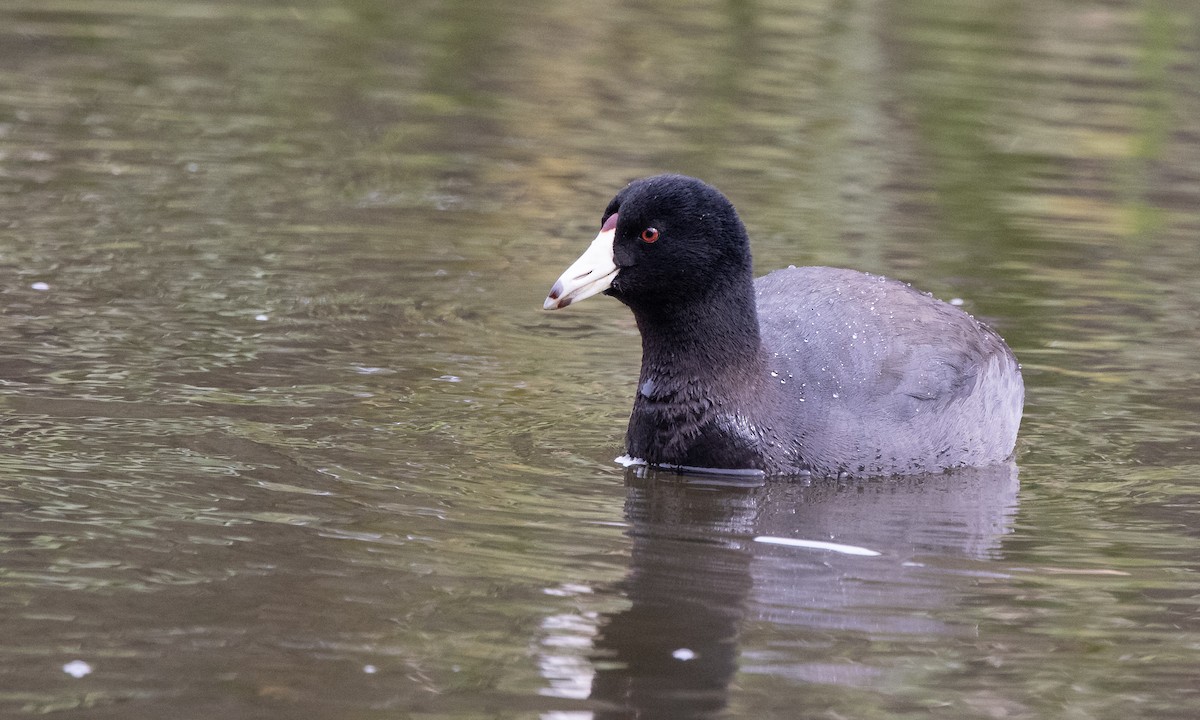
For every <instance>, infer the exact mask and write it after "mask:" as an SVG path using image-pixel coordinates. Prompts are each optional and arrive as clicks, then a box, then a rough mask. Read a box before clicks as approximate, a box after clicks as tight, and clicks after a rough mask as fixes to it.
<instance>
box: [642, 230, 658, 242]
mask: <svg viewBox="0 0 1200 720" xmlns="http://www.w3.org/2000/svg"><path fill="white" fill-rule="evenodd" d="M657 239H658V228H652V227H650V228H646V229H645V230H643V231H642V242H648V243H652V242H654V241H655V240H657Z"/></svg>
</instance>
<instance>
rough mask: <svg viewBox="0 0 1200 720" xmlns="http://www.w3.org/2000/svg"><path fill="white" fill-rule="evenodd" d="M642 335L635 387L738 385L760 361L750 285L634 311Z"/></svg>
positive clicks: (701, 388) (753, 372)
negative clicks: (640, 358) (648, 384)
mask: <svg viewBox="0 0 1200 720" xmlns="http://www.w3.org/2000/svg"><path fill="white" fill-rule="evenodd" d="M634 317H635V318H636V320H637V324H638V330H640V331H641V335H642V371H641V378H640V380H639V387H644V386H645V385H646V383H647V381H649V382H650V383H651V385H652V387H653V388H655V389H657V390H658V391H659V392H657V393H652V394H662V391H668V390H669V391H675V392H678V391H684V390H686V389H690V390H691V391H690V392H689V393H688V394H694V393H697V392H704V391H705V390H706V389H710V388H711V386H712V385H713V384H714V383H722V384H723V383H739V384H744V383H745V382H746V380H747V379H749V378H752V377H755V376H757V375H759V374H760V373H759V370H761V369H762V367H763V364H764V362H765V359H764V358H763V356H762V347H761V343H760V340H759V333H758V313H757V311H756V309H755V300H754V288H753V285H752V284H750V283H748V282H747V283H745V285H744V286H737V287H733V288H729V289H726V291H725V292H722V293H719V294H718V293H713V294H710V295H709V296H708V297H705V298H701V299H699V300H692V301H691V302H687V303H678V304H672V303H666V302H664V303H659V304H655V305H653V306H651V307H641V308H635V309H634Z"/></svg>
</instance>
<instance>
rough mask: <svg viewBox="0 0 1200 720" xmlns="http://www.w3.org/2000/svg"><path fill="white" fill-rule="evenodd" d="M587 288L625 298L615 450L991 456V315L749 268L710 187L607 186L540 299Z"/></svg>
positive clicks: (819, 271)
mask: <svg viewBox="0 0 1200 720" xmlns="http://www.w3.org/2000/svg"><path fill="white" fill-rule="evenodd" d="M600 292H603V293H605V294H606V295H612V296H613V297H615V298H617V299H618V300H620V301H621V302H623V303H625V304H626V305H628V306H629V307H630V309H632V310H633V315H634V317H635V318H636V320H637V325H638V329H639V330H640V331H641V335H642V370H641V376H640V377H639V378H638V389H637V397H636V399H635V400H634V403H633V414H632V416H631V417H630V419H629V429H628V432H627V434H626V438H625V448H626V453H627V459H629V460H630V461H631V462H637V463H646V464H650V465H655V466H665V467H673V468H682V469H689V468H698V469H700V468H702V469H709V470H722V469H723V470H751V471H753V470H758V471H763V472H766V473H770V474H801V473H805V474H807V473H811V474H813V475H819V476H836V475H896V474H909V473H923V472H935V471H940V470H944V469H946V468H951V467H956V466H984V465H991V464H995V463H1000V462H1003V461H1005V460H1006V459H1008V458H1009V457H1010V456H1011V454H1012V452H1013V447H1014V445H1015V443H1016V438H1017V427H1018V425H1020V422H1021V408H1022V404H1023V401H1024V395H1025V389H1024V384H1023V383H1022V381H1021V371H1020V368H1019V366H1018V365H1017V361H1016V358H1015V357H1013V354H1012V351H1011V350H1009V348H1008V346H1007V345H1006V344H1005V343H1004V341H1003V340H1002V339H1001V338H1000V336H999V335H997V334H996V333H995V332H994V331H993V330H992V329H991V328H989V327H987V326H986V325H984V324H983V323H982V322H979V321H978V320H975V319H974V318H972V317H971V316H970V315H967V314H966V313H964V312H962V311H961V310H959V309H958V308H955V307H952V306H950V305H948V304H946V303H943V302H941V301H939V300H936V299H934V298H933V297H932V296H930V295H927V294H924V293H921V292H918V291H916V290H914V289H912V288H911V287H910V286H908V285H907V284H905V283H901V282H897V281H895V280H889V279H887V278H884V277H880V276H878V275H869V274H866V273H861V272H857V271H853V270H842V269H836V268H828V267H801V268H797V267H790V268H788V269H786V270H777V271H775V272H773V273H771V274H769V275H766V276H764V277H761V278H759V279H758V280H757V281H755V280H754V279H753V276H752V274H751V262H750V246H749V240H748V239H747V237H746V229H745V226H743V225H742V221H741V220H740V219H739V218H738V215H737V212H736V211H735V210H734V209H733V205H732V204H731V203H730V202H729V200H728V199H727V198H726V197H725V196H724V195H722V194H721V193H720V192H719V191H718V190H717V189H716V188H713V187H711V186H710V185H707V184H705V183H703V182H701V181H699V180H696V179H694V178H689V177H684V176H682V175H658V176H655V177H650V178H645V179H642V180H637V181H635V182H633V183H630V184H629V185H628V186H626V187H625V188H624V189H623V190H621V191H620V192H619V193H617V196H616V197H615V198H613V200H612V202H610V203H609V204H608V208H607V209H606V210H605V211H604V216H603V219H602V221H601V225H600V234H599V235H598V236H597V237H596V239H595V241H593V242H592V244H591V246H590V247H589V248H588V249H587V250H586V251H585V252H584V253H583V255H582V256H581V257H580V258H579V259H578V260H576V261H575V263H574V264H573V265H571V266H570V267H569V268H567V271H566V272H564V273H563V274H562V277H560V278H559V279H558V281H557V282H555V283H554V287H553V288H551V290H550V295H549V296H548V297H547V298H546V303H545V308H546V309H547V310H554V309H558V308H564V307H566V306H567V305H570V304H571V303H573V302H578V301H580V300H583V299H584V298H587V297H590V296H592V295H595V294H596V293H600Z"/></svg>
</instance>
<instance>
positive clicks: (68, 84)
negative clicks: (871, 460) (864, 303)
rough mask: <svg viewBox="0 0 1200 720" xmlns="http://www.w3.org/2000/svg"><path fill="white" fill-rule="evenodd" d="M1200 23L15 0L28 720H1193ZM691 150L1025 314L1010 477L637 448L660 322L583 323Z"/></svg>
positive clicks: (804, 246) (1197, 645)
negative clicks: (556, 283) (645, 198)
mask: <svg viewBox="0 0 1200 720" xmlns="http://www.w3.org/2000/svg"><path fill="white" fill-rule="evenodd" d="M1198 27H1200V12H1198V11H1197V9H1196V8H1194V7H1193V6H1192V5H1191V4H1188V3H1171V2H1150V3H1145V4H1136V3H1132V2H1122V1H1119V0H1118V1H1116V2H1110V3H1105V4H1082V5H1081V4H1078V3H1068V2H1038V3H1035V2H1012V3H992V2H983V1H982V0H980V1H978V2H975V1H969V2H932V3H931V2H898V3H861V4H851V3H820V2H801V3H785V2H763V3H753V2H732V1H731V2H711V3H693V4H687V5H680V4H677V3H665V2H652V3H640V4H635V5H627V4H621V3H601V4H595V3H591V4H579V3H572V2H557V3H556V2H549V1H542V2H533V1H528V2H506V3H466V2H451V3H434V2H406V3H397V4H390V3H378V2H371V1H370V0H354V1H352V2H343V3H328V4H323V3H318V2H297V3H291V4H288V5H283V4H267V3H262V4H255V5H244V4H237V3H232V4H231V3H218V2H201V1H195V2H140V1H139V0H132V1H128V2H124V1H122V2H118V1H115V0H112V1H110V0H96V1H95V2H87V3H81V2H74V1H73V0H37V1H36V2H34V1H32V0H7V1H6V2H5V3H4V4H3V6H2V7H0V266H2V267H3V269H4V271H5V272H4V274H3V277H4V280H3V284H2V285H0V294H2V300H3V302H2V304H0V308H2V310H0V323H2V327H3V330H4V331H5V332H4V337H5V338H6V340H5V342H4V343H3V345H2V347H0V406H2V407H3V415H2V416H0V439H2V443H3V444H2V447H3V448H4V449H5V452H4V453H3V454H2V455H0V470H2V471H3V478H4V482H3V484H0V513H2V516H3V523H0V586H2V592H0V617H2V618H3V621H4V631H5V632H4V637H3V639H2V640H0V715H3V716H4V717H25V716H32V715H52V716H59V717H88V718H106V717H113V718H116V717H120V718H160V717H176V718H188V717H206V718H207V717H213V716H215V715H219V716H223V717H229V718H258V717H272V718H274V717H312V718H325V717H328V718H347V717H380V718H385V717H386V718H397V717H401V718H403V717H431V718H432V717H436V718H477V717H506V718H507V717H513V718H516V717H520V718H526V717H528V718H554V719H558V720H563V719H571V720H578V719H579V718H585V717H597V718H600V717H629V716H632V715H633V714H634V713H635V712H641V716H643V717H711V716H724V717H746V718H750V717H781V718H783V717H786V718H800V717H803V718H808V717H811V718H834V717H856V718H872V717H889V718H893V717H913V718H917V717H920V718H925V717H946V718H960V717H1008V718H1049V717H1054V718H1058V717H1064V718H1065V717H1071V718H1122V720H1126V719H1128V718H1193V717H1196V716H1197V715H1198V714H1200V690H1197V688H1198V687H1200V682H1197V679H1198V678H1200V600H1198V598H1200V581H1198V580H1197V577H1198V572H1200V562H1198V561H1197V558H1198V557H1200V552H1198V551H1200V532H1198V531H1197V528H1198V527H1200V516H1198V513H1197V510H1196V508H1197V500H1200V479H1198V469H1200V450H1198V447H1197V445H1198V443H1200V438H1198V433H1197V430H1198V423H1197V419H1196V418H1197V417H1198V415H1197V412H1198V410H1200V391H1198V390H1197V388H1198V387H1200V382H1198V381H1200V372H1198V371H1197V369H1196V368H1197V364H1196V361H1195V359H1196V357H1197V356H1198V355H1200V333H1197V330H1196V318H1197V317H1200V280H1197V278H1200V253H1198V252H1197V237H1198V236H1200V175H1198V174H1197V171H1196V170H1195V168H1196V167H1198V166H1200V127H1198V126H1197V123H1196V120H1195V118H1197V117H1200V100H1198V98H1200V85H1198V84H1197V80H1196V78H1197V77H1198V76H1197V72H1196V71H1197V64H1198V62H1197V61H1198V52H1200V44H1198V39H1197V34H1196V29H1197V28H1198ZM663 170H675V171H681V172H687V173H691V174H696V175H699V176H702V177H704V178H705V179H707V180H709V181H711V182H713V183H715V184H717V185H718V186H719V187H721V188H722V189H723V190H725V191H726V193H727V194H728V195H730V197H731V198H732V199H733V200H734V202H735V203H736V204H737V205H738V207H739V210H740V212H741V213H742V215H743V218H744V219H745V220H746V221H747V224H748V226H749V229H750V232H751V236H752V238H753V240H754V250H755V258H756V263H757V267H758V268H759V270H760V272H765V271H766V270H769V269H772V268H776V267H783V266H786V265H788V264H792V263H795V264H829V265H851V266H854V267H858V268H860V269H863V270H868V271H872V272H878V273H884V274H887V275H891V276H897V277H902V278H904V279H906V280H909V281H912V282H913V283H914V284H916V285H918V286H919V287H922V288H924V289H927V290H930V291H933V292H935V293H936V294H937V295H939V296H940V297H943V298H947V299H950V298H961V299H962V301H963V306H964V307H965V308H966V309H967V310H969V311H970V312H972V313H974V314H976V315H978V316H981V317H983V318H985V319H988V320H989V321H991V322H992V323H993V324H995V325H996V327H997V328H998V329H999V330H1000V331H1001V333H1002V334H1003V335H1005V337H1006V338H1007V339H1008V340H1009V342H1010V344H1011V345H1012V346H1013V348H1014V350H1015V351H1016V352H1017V354H1018V356H1019V357H1020V358H1021V360H1022V362H1023V364H1024V368H1025V377H1026V384H1027V387H1028V404H1027V409H1026V420H1025V424H1024V426H1023V430H1022V436H1021V440H1020V443H1019V445H1018V457H1017V464H1016V467H1012V468H999V469H994V470H992V471H988V472H981V473H962V474H956V475H950V476H945V477H936V478H918V479H913V480H906V481H889V482H881V481H844V482H840V483H824V484H822V483H803V482H780V481H767V482H763V481H758V480H754V479H752V478H706V479H697V480H693V481H690V482H681V481H679V480H678V479H676V478H672V477H656V476H653V475H650V476H645V475H639V471H638V470H637V469H630V470H624V469H622V468H621V467H619V466H617V465H616V464H615V463H614V462H613V458H615V457H616V456H617V455H619V454H620V452H621V447H620V443H621V438H622V434H623V431H624V425H625V421H626V418H627V413H628V409H629V406H630V403H631V401H632V397H633V393H634V392H635V387H634V384H635V383H636V368H637V353H638V342H637V334H636V329H635V328H634V327H633V324H632V320H631V319H630V317H629V316H628V313H627V312H625V311H624V309H623V308H621V307H620V306H619V305H618V304H617V303H614V302H612V301H611V300H607V299H604V298H594V299H592V300H589V301H588V302H586V303H583V304H581V305H580V306H578V307H571V308H569V309H568V310H566V311H563V312H561V313H555V314H549V313H544V312H543V311H542V310H541V309H540V308H541V303H542V299H543V298H544V296H545V293H546V291H547V290H548V289H549V287H550V284H551V283H552V282H553V280H554V279H555V278H556V277H557V275H558V273H559V272H561V270H562V269H563V268H564V267H566V265H567V264H569V263H570V262H571V261H572V260H573V259H574V258H575V257H576V256H577V255H578V253H579V252H580V251H581V250H582V249H583V247H584V246H585V245H586V243H587V242H588V241H589V240H590V238H591V237H592V236H594V234H595V231H596V225H597V223H598V221H599V218H600V212H601V211H602V209H603V207H604V205H605V203H606V202H607V201H608V199H609V197H611V195H612V194H613V192H614V191H615V190H616V189H617V188H618V187H619V186H620V185H621V184H622V183H624V182H625V181H627V180H629V179H630V178H632V177H636V176H638V175H642V174H646V173H650V172H657V171H663ZM770 538H791V539H801V540H812V541H822V542H828V543H833V544H835V546H841V547H843V548H845V547H850V548H862V549H866V550H871V551H874V552H877V553H879V555H877V556H872V555H856V554H850V553H849V552H845V551H840V550H839V549H837V547H835V548H834V549H821V548H810V547H794V546H787V545H778V544H774V543H772V542H769V539H770Z"/></svg>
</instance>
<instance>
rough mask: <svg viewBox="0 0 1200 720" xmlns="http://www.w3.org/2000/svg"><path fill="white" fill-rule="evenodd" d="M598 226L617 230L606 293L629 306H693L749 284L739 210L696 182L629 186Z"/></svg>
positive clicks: (672, 179)
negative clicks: (612, 271)
mask: <svg viewBox="0 0 1200 720" xmlns="http://www.w3.org/2000/svg"><path fill="white" fill-rule="evenodd" d="M614 219H615V224H614ZM601 227H602V228H609V227H612V228H614V229H615V231H616V232H615V234H614V236H613V263H614V264H615V265H616V266H617V274H616V277H614V278H613V282H612V284H611V285H610V286H609V288H608V289H607V290H605V293H606V294H608V295H612V296H613V297H615V298H617V299H618V300H620V301H622V302H624V303H625V304H627V305H630V306H631V307H634V308H637V307H638V306H641V305H646V304H656V303H664V304H677V303H681V302H683V303H686V302H692V301H695V300H698V299H702V298H704V297H706V296H708V295H710V294H711V293H713V292H720V291H721V290H722V289H723V288H724V287H725V286H726V285H727V284H728V283H729V282H730V281H732V280H738V281H743V282H745V281H749V279H750V276H751V267H750V264H751V263H750V248H749V243H748V241H747V239H746V229H745V227H744V226H743V225H742V221H741V219H739V218H738V215H737V211H736V210H734V208H733V204H732V203H730V202H729V200H728V199H727V198H726V197H725V196H724V195H722V194H721V192H720V191H719V190H717V189H716V188H714V187H712V186H711V185H708V184H706V183H704V182H701V181H700V180H697V179H695V178H690V177H686V176H684V175H656V176H654V177H649V178H644V179H642V180H637V181H634V182H632V183H630V184H629V185H627V186H626V187H625V188H624V189H622V190H621V192H619V193H617V196H616V197H614V198H613V199H612V201H611V202H610V203H609V204H608V207H607V208H606V209H605V210H604V215H603V217H602V219H601Z"/></svg>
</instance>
